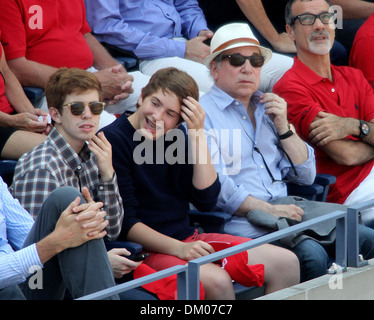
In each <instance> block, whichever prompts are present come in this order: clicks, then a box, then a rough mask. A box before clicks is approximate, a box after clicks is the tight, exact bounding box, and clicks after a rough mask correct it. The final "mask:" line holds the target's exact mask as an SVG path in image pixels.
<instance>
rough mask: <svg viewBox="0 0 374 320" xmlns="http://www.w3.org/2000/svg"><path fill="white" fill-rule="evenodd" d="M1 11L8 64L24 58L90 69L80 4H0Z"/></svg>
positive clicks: (27, 0) (35, 0)
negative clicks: (13, 60)
mask: <svg viewBox="0 0 374 320" xmlns="http://www.w3.org/2000/svg"><path fill="white" fill-rule="evenodd" d="M0 8H1V10H0V30H2V33H3V39H2V43H3V47H4V51H5V54H6V57H7V60H11V59H15V58H20V57H26V59H28V60H32V61H36V62H39V63H42V64H46V65H49V66H53V67H56V68H59V67H68V68H72V67H76V68H81V69H87V68H89V67H91V66H92V64H93V56H92V52H91V50H90V48H89V46H88V45H87V42H86V40H85V38H84V34H86V33H88V32H90V31H91V29H90V27H89V25H88V23H87V21H86V11H85V7H84V2H83V0H0Z"/></svg>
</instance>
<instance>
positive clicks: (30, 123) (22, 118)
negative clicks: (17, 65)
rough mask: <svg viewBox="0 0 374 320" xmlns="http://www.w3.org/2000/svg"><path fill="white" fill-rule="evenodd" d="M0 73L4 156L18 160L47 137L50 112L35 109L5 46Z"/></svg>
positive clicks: (1, 149) (0, 128)
mask: <svg viewBox="0 0 374 320" xmlns="http://www.w3.org/2000/svg"><path fill="white" fill-rule="evenodd" d="M0 38H1V34H0ZM0 72H1V77H0V158H1V159H15V160H18V158H19V157H21V156H22V155H23V154H24V153H25V152H27V151H30V150H31V149H32V148H33V147H35V146H37V145H38V144H40V143H42V142H43V141H44V140H45V138H46V134H47V133H48V132H49V130H50V125H49V124H48V120H47V114H48V113H47V112H45V111H42V110H40V109H35V108H34V107H33V105H32V104H31V103H30V101H29V99H27V97H26V96H25V94H24V92H23V89H22V87H21V85H20V83H19V82H18V80H17V78H16V77H15V76H14V74H13V72H12V71H11V70H10V69H9V67H8V65H7V62H6V59H5V56H4V51H3V47H2V46H1V45H0ZM39 117H41V118H40V119H41V121H39V120H38V119H39Z"/></svg>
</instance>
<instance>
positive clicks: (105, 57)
mask: <svg viewBox="0 0 374 320" xmlns="http://www.w3.org/2000/svg"><path fill="white" fill-rule="evenodd" d="M84 37H85V39H86V42H87V44H88V46H89V47H90V49H91V52H92V54H93V58H94V64H93V66H94V67H95V68H96V69H97V70H102V69H106V68H110V67H114V66H118V65H119V64H120V63H119V62H118V61H117V60H115V59H114V58H113V57H112V56H111V55H110V54H109V53H108V51H107V50H106V49H105V48H104V47H103V46H102V45H101V43H100V42H99V41H98V40H97V39H96V38H95V37H94V36H93V35H92V34H91V33H86V34H85V35H84Z"/></svg>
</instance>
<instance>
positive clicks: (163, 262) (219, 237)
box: [144, 231, 251, 271]
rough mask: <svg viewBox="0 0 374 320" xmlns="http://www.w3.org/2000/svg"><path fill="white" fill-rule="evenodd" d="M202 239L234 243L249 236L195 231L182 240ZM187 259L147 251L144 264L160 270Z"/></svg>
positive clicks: (185, 262) (248, 239)
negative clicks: (147, 255)
mask: <svg viewBox="0 0 374 320" xmlns="http://www.w3.org/2000/svg"><path fill="white" fill-rule="evenodd" d="M199 240H200V241H204V242H212V241H217V242H224V243H227V244H231V243H235V242H236V244H238V242H240V243H244V242H247V241H250V240H251V239H250V238H244V237H238V236H233V235H230V234H222V233H201V234H198V233H197V231H196V232H195V233H194V234H193V235H192V236H190V237H188V238H186V239H185V240H183V241H182V242H194V241H199ZM187 262H188V261H187V260H182V259H180V258H178V257H175V256H171V255H168V254H163V253H156V252H149V257H148V258H147V259H146V260H145V261H144V263H145V264H147V265H148V266H150V267H151V268H153V269H154V270H157V271H160V270H163V269H166V268H170V267H173V266H176V265H185V264H187Z"/></svg>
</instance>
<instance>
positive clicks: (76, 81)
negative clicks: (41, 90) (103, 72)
mask: <svg viewBox="0 0 374 320" xmlns="http://www.w3.org/2000/svg"><path fill="white" fill-rule="evenodd" d="M89 90H96V91H97V92H98V93H99V99H100V100H101V99H102V92H101V84H100V82H99V80H98V79H97V78H96V77H95V75H94V74H92V73H90V72H88V71H86V70H83V69H78V68H70V69H69V68H61V69H59V70H58V71H57V72H56V73H55V74H53V75H52V77H51V78H50V79H49V82H48V84H47V87H46V89H45V96H46V99H47V103H48V108H52V107H54V108H56V109H57V110H58V111H59V112H60V113H61V111H62V104H63V103H64V101H65V99H66V96H67V95H69V94H72V93H78V94H79V93H83V92H86V91H89Z"/></svg>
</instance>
